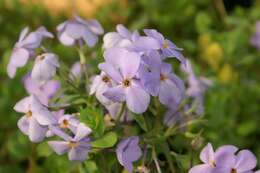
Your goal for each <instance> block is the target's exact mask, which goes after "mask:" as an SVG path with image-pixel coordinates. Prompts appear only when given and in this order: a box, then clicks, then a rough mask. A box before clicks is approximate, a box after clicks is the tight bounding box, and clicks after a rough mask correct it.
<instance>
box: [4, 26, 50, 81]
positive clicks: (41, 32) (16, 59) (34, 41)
mask: <svg viewBox="0 0 260 173" xmlns="http://www.w3.org/2000/svg"><path fill="white" fill-rule="evenodd" d="M28 30H29V29H28V27H27V28H24V29H23V30H22V32H21V34H20V36H19V40H18V42H17V43H16V44H15V46H14V49H13V52H12V55H11V58H10V61H9V63H8V65H7V74H8V76H9V77H10V78H13V77H14V76H15V74H16V70H17V68H18V67H23V66H25V64H26V63H27V61H28V59H29V57H31V56H32V55H33V54H34V49H36V48H38V47H39V46H40V45H41V42H42V40H43V38H45V37H49V38H53V35H52V34H51V33H49V32H48V31H47V30H46V29H45V28H44V27H40V28H38V29H37V30H36V31H34V32H31V33H30V34H28V35H27V33H28Z"/></svg>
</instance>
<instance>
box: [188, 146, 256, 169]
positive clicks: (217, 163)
mask: <svg viewBox="0 0 260 173" xmlns="http://www.w3.org/2000/svg"><path fill="white" fill-rule="evenodd" d="M200 160H201V161H202V162H203V164H200V165H196V166H194V167H192V168H191V169H190V170H189V173H202V172H203V173H254V171H253V169H254V168H255V167H256V164H257V159H256V157H255V155H254V154H253V153H252V152H251V151H249V150H239V149H238V148H237V147H235V146H233V145H224V146H221V147H219V148H218V149H217V150H216V151H214V150H213V147H212V145H211V144H210V143H208V144H207V145H206V146H205V147H204V148H203V150H202V151H201V153H200ZM255 173H259V171H256V172H255Z"/></svg>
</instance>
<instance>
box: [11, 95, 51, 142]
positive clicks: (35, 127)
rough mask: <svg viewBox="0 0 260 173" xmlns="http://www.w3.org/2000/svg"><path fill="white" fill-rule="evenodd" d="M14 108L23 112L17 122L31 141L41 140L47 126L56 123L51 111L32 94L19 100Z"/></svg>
mask: <svg viewBox="0 0 260 173" xmlns="http://www.w3.org/2000/svg"><path fill="white" fill-rule="evenodd" d="M14 110H15V111H17V112H20V113H24V114H25V115H24V116H23V117H21V118H20V119H19V121H18V123H17V124H18V127H19V129H20V130H21V131H22V132H23V133H24V134H26V135H28V136H29V138H30V140H31V141H32V142H40V141H42V140H43V139H44V137H45V134H46V132H47V130H48V126H49V125H51V124H55V123H56V120H55V118H54V117H53V115H52V113H51V112H50V111H49V110H48V109H47V108H46V107H45V106H43V105H42V104H41V103H40V101H39V100H38V99H37V98H36V97H35V96H34V95H31V96H28V97H25V98H24V99H22V100H20V101H19V102H18V103H16V105H15V106H14Z"/></svg>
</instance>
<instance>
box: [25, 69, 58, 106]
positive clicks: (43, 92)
mask: <svg viewBox="0 0 260 173" xmlns="http://www.w3.org/2000/svg"><path fill="white" fill-rule="evenodd" d="M23 84H24V87H25V89H26V91H27V93H28V94H33V95H35V96H36V97H37V98H38V99H39V100H40V102H41V103H42V104H44V105H46V106H47V105H48V103H49V100H50V99H51V98H52V97H53V96H54V95H55V93H56V92H57V91H58V90H59V89H60V82H59V81H56V80H50V81H48V82H46V83H45V84H44V85H41V86H40V85H38V83H36V82H35V81H34V80H32V78H31V73H28V74H27V75H26V76H25V77H24V79H23Z"/></svg>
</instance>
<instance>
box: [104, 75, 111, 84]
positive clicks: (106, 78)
mask: <svg viewBox="0 0 260 173" xmlns="http://www.w3.org/2000/svg"><path fill="white" fill-rule="evenodd" d="M102 81H103V82H105V83H108V82H110V78H109V77H108V76H103V77H102Z"/></svg>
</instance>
